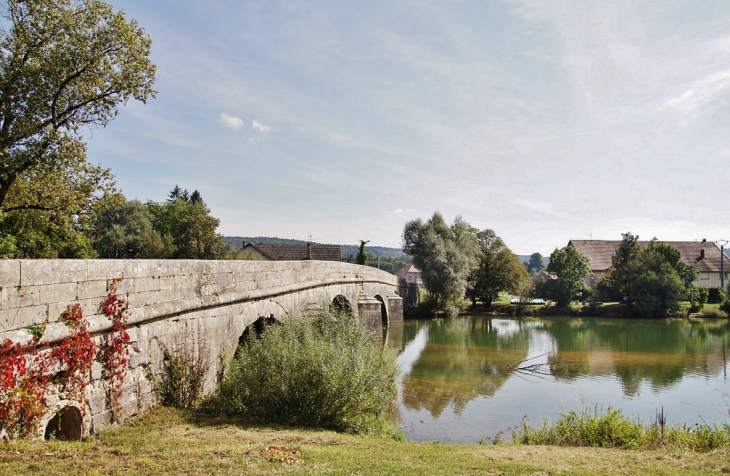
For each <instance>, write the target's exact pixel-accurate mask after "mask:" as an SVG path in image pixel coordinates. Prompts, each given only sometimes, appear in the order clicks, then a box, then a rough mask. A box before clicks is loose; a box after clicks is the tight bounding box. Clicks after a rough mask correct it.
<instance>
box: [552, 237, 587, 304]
mask: <svg viewBox="0 0 730 476" xmlns="http://www.w3.org/2000/svg"><path fill="white" fill-rule="evenodd" d="M545 270H546V271H547V272H548V273H550V274H551V275H552V276H553V277H554V278H555V279H547V280H546V281H545V283H544V285H545V288H544V292H546V293H547V294H546V297H548V298H550V299H553V300H555V301H557V304H558V306H560V307H568V306H569V305H570V301H571V300H573V299H574V298H575V297H576V296H577V295H578V293H580V292H581V291H584V290H586V289H587V286H586V283H585V278H587V277H588V276H590V275H591V268H590V262H589V261H588V258H586V257H585V256H583V255H582V254H581V253H580V251H578V250H576V249H575V247H573V246H566V247H565V248H562V249H556V250H555V251H553V252H552V254H551V255H550V264H548V265H547V268H545Z"/></svg>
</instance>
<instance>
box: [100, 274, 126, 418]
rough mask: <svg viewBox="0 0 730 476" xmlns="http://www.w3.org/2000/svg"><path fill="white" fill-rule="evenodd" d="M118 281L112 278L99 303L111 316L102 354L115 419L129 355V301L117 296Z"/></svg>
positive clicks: (119, 407) (118, 415) (118, 409)
mask: <svg viewBox="0 0 730 476" xmlns="http://www.w3.org/2000/svg"><path fill="white" fill-rule="evenodd" d="M119 281H121V278H119V279H113V280H112V282H111V284H110V286H109V294H108V296H107V298H106V299H105V300H104V301H103V302H102V303H101V310H102V311H103V312H104V314H106V315H107V316H109V317H111V318H112V329H111V331H110V332H109V333H108V334H107V335H106V341H105V343H104V349H103V354H104V377H105V378H106V381H107V384H108V385H109V396H110V397H111V404H112V413H113V415H114V419H115V420H118V419H119V417H120V415H121V411H122V408H121V404H120V403H119V399H120V398H121V396H122V385H123V383H124V376H125V375H126V374H127V361H128V358H127V357H129V349H127V342H129V334H127V331H126V330H125V329H124V326H125V325H126V323H127V319H128V318H129V303H128V302H127V300H126V299H123V298H120V297H119V296H117V283H118V282H119Z"/></svg>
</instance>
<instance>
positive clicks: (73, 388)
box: [51, 304, 96, 413]
mask: <svg viewBox="0 0 730 476" xmlns="http://www.w3.org/2000/svg"><path fill="white" fill-rule="evenodd" d="M61 320H62V321H63V322H65V323H66V325H67V326H68V327H70V328H71V335H70V336H68V337H66V338H65V339H63V340H62V341H61V343H60V344H58V346H56V347H54V348H53V350H52V351H51V359H52V361H53V363H54V364H60V365H61V368H63V369H65V370H64V372H63V378H62V385H63V388H62V391H63V392H65V394H66V398H67V399H68V400H74V401H77V402H79V403H81V404H82V405H81V412H82V413H83V412H85V411H86V405H83V403H84V402H85V401H86V385H87V384H88V383H89V380H90V377H91V375H90V372H91V365H92V364H93V363H94V357H95V356H96V344H95V343H94V341H93V340H92V339H91V334H89V321H87V320H86V319H84V312H83V310H82V309H81V305H79V304H73V305H70V306H68V308H67V309H66V311H64V313H63V314H61Z"/></svg>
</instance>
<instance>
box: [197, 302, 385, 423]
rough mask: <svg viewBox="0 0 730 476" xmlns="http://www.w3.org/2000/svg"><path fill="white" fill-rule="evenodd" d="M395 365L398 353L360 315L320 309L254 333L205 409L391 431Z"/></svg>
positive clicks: (247, 417) (256, 417)
mask: <svg viewBox="0 0 730 476" xmlns="http://www.w3.org/2000/svg"><path fill="white" fill-rule="evenodd" d="M396 370H397V367H396V364H395V356H394V355H393V354H392V353H391V351H389V350H387V349H383V348H381V347H380V346H379V345H377V344H376V342H375V341H374V340H373V338H372V335H371V334H370V332H369V331H368V330H367V329H366V327H365V326H364V324H363V323H362V322H360V321H359V320H358V319H357V318H355V317H352V316H351V315H349V314H334V313H331V312H324V311H322V312H319V313H317V314H314V315H310V316H305V317H303V318H290V319H289V320H287V321H286V322H284V323H283V324H282V325H275V326H267V327H265V328H264V331H263V333H262V335H261V336H260V337H258V338H257V337H254V336H250V337H249V338H248V339H247V340H246V342H245V343H244V344H243V345H242V346H241V347H240V348H239V350H238V355H237V357H236V358H235V360H234V361H233V363H232V364H231V367H230V369H229V371H228V373H227V374H226V377H225V379H224V380H223V382H222V384H221V385H220V387H219V389H218V391H217V393H216V394H215V396H214V397H213V398H212V399H211V400H209V401H208V402H206V404H205V405H204V409H205V410H206V411H209V412H212V413H216V414H223V415H230V416H238V417H241V418H243V419H245V420H248V421H255V422H261V423H278V424H286V425H294V426H305V427H316V428H329V429H335V430H338V431H348V432H355V433H369V432H378V431H389V430H388V428H390V427H391V423H390V422H389V419H388V416H389V412H390V411H391V410H392V408H393V402H394V397H395V395H396V386H395V376H396Z"/></svg>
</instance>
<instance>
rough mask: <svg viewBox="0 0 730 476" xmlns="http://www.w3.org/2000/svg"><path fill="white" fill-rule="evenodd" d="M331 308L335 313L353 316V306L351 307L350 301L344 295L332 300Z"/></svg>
mask: <svg viewBox="0 0 730 476" xmlns="http://www.w3.org/2000/svg"><path fill="white" fill-rule="evenodd" d="M330 308H331V309H332V310H333V311H334V312H341V313H345V314H352V306H351V305H350V301H348V300H347V298H346V297H345V296H343V295H342V294H338V295H337V296H335V298H334V299H333V300H332V304H331V306H330Z"/></svg>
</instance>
